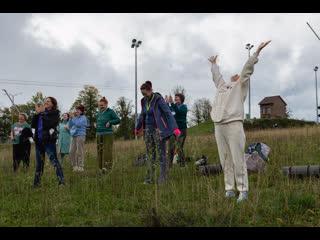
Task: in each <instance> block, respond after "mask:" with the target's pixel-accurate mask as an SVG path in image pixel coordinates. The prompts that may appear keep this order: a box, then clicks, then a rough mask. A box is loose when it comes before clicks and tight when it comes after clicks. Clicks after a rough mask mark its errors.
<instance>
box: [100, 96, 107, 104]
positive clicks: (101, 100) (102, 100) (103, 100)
mask: <svg viewBox="0 0 320 240" xmlns="http://www.w3.org/2000/svg"><path fill="white" fill-rule="evenodd" d="M99 102H104V103H105V104H108V100H107V99H106V98H105V97H102V98H101V99H100V101H99Z"/></svg>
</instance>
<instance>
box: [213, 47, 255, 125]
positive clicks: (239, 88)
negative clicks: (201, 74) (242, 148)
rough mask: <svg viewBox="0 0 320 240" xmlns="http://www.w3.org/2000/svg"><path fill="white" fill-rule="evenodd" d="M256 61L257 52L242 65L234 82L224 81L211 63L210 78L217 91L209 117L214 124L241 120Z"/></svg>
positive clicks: (217, 67) (214, 64) (215, 65)
mask: <svg viewBox="0 0 320 240" xmlns="http://www.w3.org/2000/svg"><path fill="white" fill-rule="evenodd" d="M257 62H258V54H257V53H254V54H253V55H252V56H251V57H250V58H249V59H248V61H247V62H246V64H245V65H244V67H243V69H242V72H241V74H240V78H239V79H238V80H237V81H236V82H228V83H226V82H225V81H224V80H223V79H222V75H221V73H220V72H219V66H218V65H217V64H216V63H213V64H212V67H211V72H212V79H213V82H214V83H215V85H216V88H217V93H216V96H215V100H214V104H213V107H212V111H211V118H212V121H213V122H214V123H215V124H224V123H228V122H232V121H238V120H240V121H243V119H244V104H243V103H244V101H245V100H246V97H247V93H248V88H249V78H250V76H251V75H252V73H253V70H254V64H256V63H257Z"/></svg>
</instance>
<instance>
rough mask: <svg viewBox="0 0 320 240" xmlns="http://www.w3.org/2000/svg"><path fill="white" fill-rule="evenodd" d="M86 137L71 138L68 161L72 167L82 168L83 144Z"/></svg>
mask: <svg viewBox="0 0 320 240" xmlns="http://www.w3.org/2000/svg"><path fill="white" fill-rule="evenodd" d="M85 141H86V136H73V137H72V139H71V145H70V159H71V161H72V166H73V167H84V149H83V147H84V142H85Z"/></svg>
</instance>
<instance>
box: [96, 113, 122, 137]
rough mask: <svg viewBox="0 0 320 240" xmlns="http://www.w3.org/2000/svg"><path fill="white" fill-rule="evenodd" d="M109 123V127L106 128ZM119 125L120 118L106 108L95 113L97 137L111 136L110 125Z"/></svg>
mask: <svg viewBox="0 0 320 240" xmlns="http://www.w3.org/2000/svg"><path fill="white" fill-rule="evenodd" d="M108 122H109V123H110V127H108V128H107V127H106V124H107V123H108ZM119 123H120V118H119V117H118V115H117V114H116V113H115V112H114V111H113V110H112V109H111V108H107V109H106V110H104V111H103V112H102V111H101V110H99V112H98V113H97V120H96V125H97V135H104V134H111V133H113V129H112V125H117V124H119Z"/></svg>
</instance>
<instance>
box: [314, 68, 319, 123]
mask: <svg viewBox="0 0 320 240" xmlns="http://www.w3.org/2000/svg"><path fill="white" fill-rule="evenodd" d="M313 71H314V76H315V80H316V110H317V124H319V114H318V109H319V106H318V84H317V71H318V67H317V66H315V67H314V69H313Z"/></svg>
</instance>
